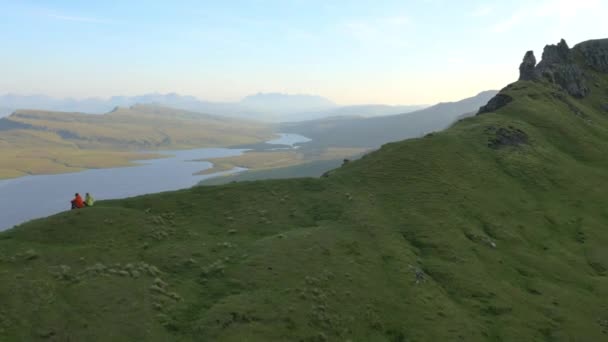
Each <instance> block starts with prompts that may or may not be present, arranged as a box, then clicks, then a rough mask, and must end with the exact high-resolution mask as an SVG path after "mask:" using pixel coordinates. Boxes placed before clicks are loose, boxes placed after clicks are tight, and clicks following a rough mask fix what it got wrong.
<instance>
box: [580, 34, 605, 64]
mask: <svg viewBox="0 0 608 342" xmlns="http://www.w3.org/2000/svg"><path fill="white" fill-rule="evenodd" d="M574 49H575V50H577V51H580V53H581V55H582V56H583V57H584V59H585V63H586V64H587V66H589V67H590V68H592V69H594V70H596V71H599V72H608V39H600V40H589V41H586V42H583V43H580V44H578V45H577V46H575V47H574Z"/></svg>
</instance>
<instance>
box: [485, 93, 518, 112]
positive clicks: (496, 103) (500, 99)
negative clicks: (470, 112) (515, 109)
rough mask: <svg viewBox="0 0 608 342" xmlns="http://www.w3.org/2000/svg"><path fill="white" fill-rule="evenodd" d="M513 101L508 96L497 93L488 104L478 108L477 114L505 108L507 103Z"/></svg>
mask: <svg viewBox="0 0 608 342" xmlns="http://www.w3.org/2000/svg"><path fill="white" fill-rule="evenodd" d="M511 101H513V98H512V97H511V96H509V95H506V94H503V93H498V94H496V96H494V97H493V98H492V99H490V101H489V102H488V104H486V105H485V106H483V107H481V108H479V112H478V113H477V114H484V113H491V112H495V111H497V110H498V109H500V108H502V107H504V106H506V105H507V104H508V103H509V102H511Z"/></svg>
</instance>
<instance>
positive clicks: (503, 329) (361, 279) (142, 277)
mask: <svg viewBox="0 0 608 342" xmlns="http://www.w3.org/2000/svg"><path fill="white" fill-rule="evenodd" d="M593 76H594V77H595V78H596V79H597V85H593V89H592V96H590V97H587V98H585V99H584V100H576V99H573V98H569V97H566V99H567V100H568V101H569V102H570V105H568V104H567V103H565V102H564V101H562V100H559V99H556V97H555V96H554V95H553V93H555V92H556V91H557V90H556V89H554V88H553V87H552V86H551V85H549V84H544V83H532V82H518V83H515V84H514V85H512V86H511V87H509V88H506V89H505V90H503V92H505V93H508V94H509V95H511V96H512V97H513V98H514V99H515V100H514V101H513V102H511V103H510V104H509V105H507V106H506V107H503V108H501V109H500V110H498V111H497V112H496V113H489V114H483V115H479V116H476V117H473V118H469V119H465V120H462V121H460V122H458V123H457V124H455V125H454V126H453V127H451V128H450V129H448V130H446V131H444V132H441V133H435V134H432V135H428V136H426V137H424V138H420V139H413V140H408V141H403V142H397V143H391V144H387V145H385V146H383V147H382V148H381V149H380V150H378V151H376V152H373V153H370V154H368V155H366V156H364V157H363V158H361V159H359V160H357V161H353V162H350V163H348V164H347V165H345V166H343V167H341V168H339V169H337V170H335V171H333V172H332V173H331V174H330V175H329V177H324V178H319V179H309V178H302V179H289V180H270V181H255V182H241V183H236V184H229V185H224V186H217V187H195V188H192V189H188V190H182V191H176V192H167V193H162V194H154V195H146V196H140V197H136V198H129V199H124V200H117V201H103V202H99V204H98V205H97V206H96V207H93V208H88V209H85V210H79V211H71V212H65V213H62V214H58V215H55V216H52V217H49V218H46V219H41V220H36V221H32V222H29V223H27V224H24V225H21V226H19V227H16V228H14V229H12V230H9V231H7V232H4V233H1V234H0V302H1V303H2V304H3V305H2V307H0V336H2V337H3V338H4V339H5V340H44V339H51V340H68V339H69V340H87V341H95V340H100V341H101V340H113V341H132V340H146V341H166V340H178V341H201V340H202V341H272V340H277V341H334V340H336V341H347V340H351V341H428V340H437V341H458V340H461V341H488V340H489V341H568V340H580V341H602V340H606V338H607V337H608V323H607V322H608V304H607V302H606V300H605V298H607V297H608V252H607V249H606V245H608V230H606V222H607V220H608V207H606V205H605V203H606V193H605V191H604V188H605V185H606V184H608V161H607V160H606V158H605V151H606V150H608V113H606V112H604V111H603V110H601V105H602V104H604V103H605V102H608V101H606V99H607V98H608V92H607V91H606V89H608V77H606V75H604V74H593ZM571 105H573V106H575V107H577V108H578V109H579V110H580V111H581V112H584V115H580V113H578V112H577V111H573V109H572V106H571ZM518 130H520V131H521V132H523V133H524V134H525V136H526V137H527V139H525V140H523V139H519V140H517V139H511V140H509V139H502V140H501V139H499V138H501V136H500V135H501V134H503V135H505V134H506V135H507V136H508V135H512V136H513V135H514V133H513V132H517V131H518ZM499 132H503V133H499ZM504 132H506V133H504ZM496 141H498V143H496ZM490 146H491V147H490Z"/></svg>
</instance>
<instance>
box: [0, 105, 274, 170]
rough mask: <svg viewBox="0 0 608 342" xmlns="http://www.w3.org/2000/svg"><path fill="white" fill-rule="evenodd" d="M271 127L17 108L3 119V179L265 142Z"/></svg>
mask: <svg viewBox="0 0 608 342" xmlns="http://www.w3.org/2000/svg"><path fill="white" fill-rule="evenodd" d="M271 137H272V127H271V126H270V125H267V124H262V123H259V122H253V121H245V120H241V119H229V118H225V117H217V116H212V115H206V114H200V113H194V112H189V111H184V110H177V109H173V108H166V107H159V106H150V105H135V106H131V107H129V108H116V109H115V110H113V111H112V112H110V113H107V114H104V115H88V114H82V113H64V112H49V111H38V110H19V111H16V112H14V113H13V114H12V115H10V116H9V117H6V118H2V119H0V156H1V157H2V160H3V163H2V165H1V166H0V178H2V177H3V176H4V177H11V176H19V175H23V174H40V173H56V172H66V171H67V172H69V171H75V170H79V169H83V168H89V167H91V168H97V167H110V166H121V165H126V164H128V160H133V159H142V158H146V157H151V156H145V155H142V153H133V152H134V151H142V150H158V149H165V150H166V149H178V148H195V147H216V146H231V145H237V144H245V143H255V142H260V141H265V140H267V139H269V138H271Z"/></svg>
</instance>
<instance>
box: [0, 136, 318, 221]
mask: <svg viewBox="0 0 608 342" xmlns="http://www.w3.org/2000/svg"><path fill="white" fill-rule="evenodd" d="M304 141H310V140H309V139H307V138H305V137H303V136H297V135H296V134H281V137H280V138H278V139H274V140H272V141H269V142H268V143H272V144H273V145H288V146H293V145H294V144H295V143H298V142H304ZM244 151H245V150H242V149H228V148H201V149H193V150H179V151H163V152H161V153H162V154H167V155H171V157H169V158H164V159H152V160H146V161H140V162H138V165H137V166H132V167H122V168H111V169H91V170H86V171H82V172H76V173H64V174H58V175H39V176H26V177H21V178H16V179H8V180H0V230H5V229H8V228H11V227H13V226H14V225H17V224H20V223H23V222H25V221H28V220H31V219H34V218H40V217H45V216H49V215H52V214H56V213H58V212H61V211H64V210H67V209H69V207H70V200H71V199H72V198H73V195H74V193H76V192H78V193H80V194H81V195H83V197H84V193H86V192H89V193H91V194H92V195H93V197H94V198H95V199H96V200H102V199H116V198H125V197H132V196H137V195H143V194H149V193H155V192H162V191H170V190H177V189H183V188H188V187H191V186H193V185H195V184H197V183H198V182H200V181H201V180H203V179H207V178H211V177H217V176H221V175H226V174H233V173H237V172H243V171H245V170H246V169H242V168H235V169H232V170H229V171H224V172H218V173H213V174H209V175H194V174H195V173H197V172H199V171H202V170H206V169H209V168H211V167H212V166H213V164H212V163H210V162H196V161H193V160H201V159H209V158H214V157H230V156H238V155H240V154H242V153H243V152H244Z"/></svg>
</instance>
